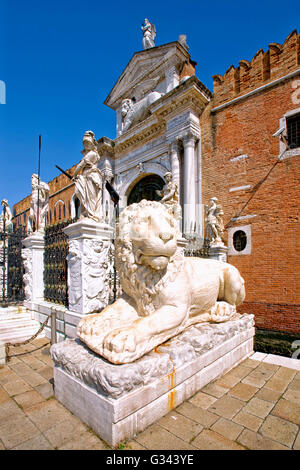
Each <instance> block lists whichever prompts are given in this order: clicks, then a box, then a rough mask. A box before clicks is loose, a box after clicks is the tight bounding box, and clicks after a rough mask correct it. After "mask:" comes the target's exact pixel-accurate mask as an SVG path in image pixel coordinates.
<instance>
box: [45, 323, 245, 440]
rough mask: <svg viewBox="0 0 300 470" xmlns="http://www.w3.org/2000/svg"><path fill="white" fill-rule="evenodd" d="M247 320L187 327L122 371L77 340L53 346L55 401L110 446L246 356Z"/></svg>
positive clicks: (144, 425)
mask: <svg viewBox="0 0 300 470" xmlns="http://www.w3.org/2000/svg"><path fill="white" fill-rule="evenodd" d="M253 318H254V316H253V315H247V314H244V315H237V316H236V318H235V319H234V320H231V321H228V322H226V323H219V324H216V323H215V324H209V323H199V324H197V325H193V326H191V327H190V328H188V329H187V330H186V331H184V332H183V333H181V334H179V335H177V336H176V337H174V338H172V339H171V340H169V341H168V342H167V343H165V344H162V345H161V346H158V347H157V348H155V350H153V351H151V352H150V353H148V354H146V355H145V356H143V357H142V358H140V359H138V360H136V361H134V362H132V363H129V364H122V365H116V364H111V363H110V362H108V361H106V360H105V359H102V358H101V357H100V356H97V355H96V354H95V353H93V352H92V351H91V350H90V349H88V348H87V347H86V346H85V345H84V344H83V343H82V342H80V340H79V339H76V340H67V341H64V342H62V343H58V344H55V345H53V346H52V347H51V356H52V359H53V361H54V365H55V366H54V382H55V396H56V398H57V399H58V400H59V401H60V402H61V403H62V404H63V405H64V406H66V407H67V408H68V409H69V410H70V411H71V412H72V413H74V414H75V415H76V416H78V417H79V418H80V419H81V420H82V421H83V422H84V423H86V424H87V425H88V426H90V427H91V428H92V429H94V431H95V432H96V433H97V434H98V435H99V436H100V437H102V438H103V439H104V440H105V441H106V442H108V443H109V444H110V445H111V446H116V445H118V444H119V443H120V442H121V441H122V440H124V439H130V438H132V437H133V436H135V435H136V434H137V433H139V432H141V431H142V430H143V429H145V428H146V427H147V426H149V425H150V424H152V423H153V422H155V421H156V420H158V419H160V418H161V417H162V416H164V415H165V414H167V413H168V412H169V411H171V410H172V409H173V408H176V407H177V406H178V405H180V403H182V402H183V401H184V400H187V399H188V398H190V397H191V396H192V395H194V394H195V393H196V392H197V391H198V390H200V389H201V388H202V387H204V386H205V385H207V384H208V383H209V382H211V381H212V380H214V379H216V378H217V377H218V376H220V375H222V374H224V373H225V372H227V371H228V370H229V369H231V368H232V367H234V366H235V365H236V364H238V363H239V362H240V361H242V360H243V359H245V358H246V357H248V356H249V355H250V354H252V353H253V336H254V321H253ZM75 358H76V359H75Z"/></svg>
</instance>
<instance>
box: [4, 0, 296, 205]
mask: <svg viewBox="0 0 300 470" xmlns="http://www.w3.org/2000/svg"><path fill="white" fill-rule="evenodd" d="M145 17H147V18H149V20H150V21H151V22H152V23H154V24H155V26H156V30H157V36H156V41H155V43H156V45H157V46H158V45H161V44H164V43H167V42H171V41H175V40H177V39H178V35H179V34H186V35H187V43H188V45H189V46H190V54H191V57H192V59H193V60H195V61H196V62H197V64H198V65H197V67H196V74H197V76H198V78H199V79H200V80H201V81H202V82H203V83H204V84H205V85H206V86H207V87H208V88H210V89H211V90H212V75H214V74H221V75H222V74H224V72H225V71H226V70H227V69H228V67H229V66H230V65H231V64H233V65H235V66H237V65H238V62H239V60H241V59H247V60H251V58H252V57H253V55H254V54H255V53H256V52H257V51H258V50H259V49H260V48H263V49H264V50H266V49H267V48H268V44H269V43H270V42H278V43H283V42H284V40H285V38H286V37H287V36H288V35H289V33H290V32H291V31H292V30H293V29H297V30H298V32H299V31H300V28H299V18H300V2H299V0H297V1H296V0H289V2H286V3H284V2H282V1H277V0H274V1H263V0H262V1H260V2H259V1H252V2H241V1H230V0H229V1H220V0H214V1H213V2H208V1H206V2H202V1H194V0H191V1H190V0H186V1H182V0H172V1H169V0H165V1H164V2H162V1H156V0H153V1H151V2H150V1H149V2H148V5H146V2H137V1H127V2H126V1H119V0H114V1H111V2H109V1H107V2H101V1H99V0H98V1H94V0H85V2H82V1H78V0H72V1H71V0H69V1H66V0H60V1H57V0H52V1H51V2H50V1H44V2H41V1H40V0H39V1H36V0H26V1H24V0H15V1H13V2H12V1H6V0H0V80H2V81H4V82H5V84H6V104H0V155H1V167H0V198H3V197H5V198H7V199H8V200H9V203H10V206H11V207H12V206H13V204H14V203H16V202H18V201H19V200H21V199H23V198H24V197H25V196H27V195H28V194H29V193H31V174H32V173H35V172H37V169H38V136H39V134H41V135H42V154H41V178H42V179H43V180H44V181H47V182H48V181H50V180H51V179H52V178H54V177H55V176H57V175H58V170H57V169H56V168H55V164H58V165H59V166H61V167H63V168H69V167H71V166H72V165H73V164H74V163H76V162H77V161H79V160H80V157H81V154H80V151H81V149H82V136H83V133H84V132H85V131H86V130H88V129H91V130H93V131H94V132H95V135H96V138H97V139H99V138H100V137H102V136H106V137H109V138H112V139H113V138H115V116H114V112H113V111H112V110H111V109H110V108H108V107H107V106H105V105H104V104H103V102H104V100H105V98H106V96H107V95H108V94H109V92H110V90H111V89H112V87H113V86H114V84H115V82H116V80H117V79H118V77H119V76H120V74H121V73H122V71H123V69H124V67H125V66H126V65H127V63H128V62H129V60H130V59H131V57H132V55H133V54H134V53H135V52H136V51H139V50H142V32H141V29H140V27H141V24H142V22H143V20H144V18H145Z"/></svg>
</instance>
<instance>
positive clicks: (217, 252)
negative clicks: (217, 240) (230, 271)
mask: <svg viewBox="0 0 300 470" xmlns="http://www.w3.org/2000/svg"><path fill="white" fill-rule="evenodd" d="M227 253H228V248H227V246H225V245H212V246H210V247H209V258H211V259H217V260H219V261H224V263H226V262H227Z"/></svg>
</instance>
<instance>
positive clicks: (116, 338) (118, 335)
mask: <svg viewBox="0 0 300 470" xmlns="http://www.w3.org/2000/svg"><path fill="white" fill-rule="evenodd" d="M103 344H104V349H107V350H109V351H111V352H115V353H121V352H125V351H128V352H134V351H135V350H136V337H135V332H134V330H133V329H132V328H122V329H117V330H113V331H111V332H110V333H108V335H107V336H106V337H105V338H104V342H103Z"/></svg>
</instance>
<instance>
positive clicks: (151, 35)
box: [141, 18, 156, 49]
mask: <svg viewBox="0 0 300 470" xmlns="http://www.w3.org/2000/svg"><path fill="white" fill-rule="evenodd" d="M141 29H142V31H143V48H144V49H150V48H151V47H155V44H154V39H155V37H156V29H155V26H154V24H152V23H150V22H149V20H148V18H145V21H144V24H143V25H142V28H141Z"/></svg>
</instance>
